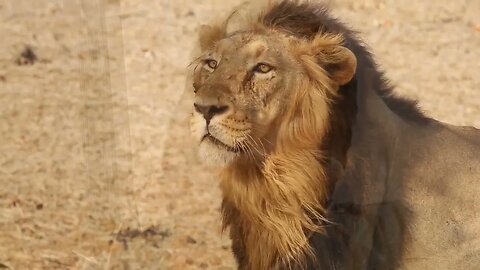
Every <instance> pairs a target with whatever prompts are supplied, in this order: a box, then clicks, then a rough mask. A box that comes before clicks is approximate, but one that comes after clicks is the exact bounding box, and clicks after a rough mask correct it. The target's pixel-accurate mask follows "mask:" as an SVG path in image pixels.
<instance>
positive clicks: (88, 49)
mask: <svg viewBox="0 0 480 270" xmlns="http://www.w3.org/2000/svg"><path fill="white" fill-rule="evenodd" d="M236 3H238V1H236V0H175V1H173V0H156V1H147V0H121V1H120V0H108V1H101V0H68V1H62V0H35V1H32V0H16V1H10V0H0V37H1V39H2V41H1V43H0V185H1V187H0V268H7V269H109V268H111V269H182V270H183V269H234V261H233V259H232V257H231V255H230V252H229V241H228V239H227V238H226V236H221V233H220V225H219V224H220V222H219V215H218V206H219V199H220V194H219V191H218V189H217V182H216V180H215V177H214V173H213V170H212V169H210V168H207V167H204V166H202V165H200V164H199V162H198V160H196V158H194V157H193V153H192V151H191V150H190V149H191V147H190V143H191V142H190V140H189V137H188V133H187V132H188V131H187V126H186V124H185V116H186V115H187V110H189V109H190V108H189V105H188V104H186V103H182V102H180V101H181V98H182V93H183V89H184V68H185V66H186V65H187V63H188V60H189V58H190V51H191V49H192V47H193V44H194V42H195V40H196V32H195V30H196V27H197V26H198V25H199V24H200V23H202V22H205V21H206V20H208V19H209V18H212V17H214V16H215V15H216V14H218V12H224V11H225V10H228V9H230V8H231V7H232V5H234V4H236ZM330 3H331V6H332V7H333V8H334V10H335V12H336V14H338V16H339V17H341V18H342V19H343V20H344V21H346V22H348V23H349V24H350V25H351V26H354V27H355V28H356V29H358V30H360V31H361V32H362V33H363V34H362V36H363V37H364V38H365V40H366V41H367V42H368V43H369V44H370V45H371V47H372V48H373V51H374V52H375V54H376V55H377V58H378V61H379V62H380V63H381V64H382V66H383V67H384V68H385V69H386V70H387V75H388V76H389V77H390V78H391V79H392V81H393V82H394V83H395V84H396V85H397V86H398V88H397V89H398V92H399V93H401V94H404V95H407V96H411V97H414V98H417V99H419V100H420V103H421V105H422V107H423V109H424V110H425V111H426V112H427V113H428V114H430V115H432V116H434V117H436V118H439V119H442V120H444V121H446V122H450V123H454V124H460V125H475V126H477V127H480V92H479V91H480V76H479V75H480V74H479V73H480V49H479V48H480V19H479V17H478V16H477V15H478V14H480V1H478V0H458V1H449V0H431V1H413V0H412V1H407V0H403V1H398V0H377V1H373V0H337V1H330ZM26 46H30V47H31V48H32V51H33V53H34V54H35V55H36V56H37V58H36V59H35V58H34V57H33V56H32V55H29V54H28V53H24V54H23V56H22V51H24V49H25V47H26ZM32 62H33V63H32Z"/></svg>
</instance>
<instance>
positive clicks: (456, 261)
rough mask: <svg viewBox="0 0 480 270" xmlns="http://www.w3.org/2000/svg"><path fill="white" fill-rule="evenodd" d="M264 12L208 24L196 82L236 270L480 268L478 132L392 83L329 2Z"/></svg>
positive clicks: (198, 125)
mask: <svg viewBox="0 0 480 270" xmlns="http://www.w3.org/2000/svg"><path fill="white" fill-rule="evenodd" d="M258 16H259V17H258V18H257V19H255V20H254V21H253V22H249V23H246V24H244V25H243V28H242V27H240V28H239V29H236V30H237V31H234V32H228V31H227V30H226V28H227V26H228V20H227V22H225V23H223V24H221V25H220V26H216V27H213V28H211V29H208V31H207V32H205V33H202V34H201V36H200V43H201V47H202V51H204V53H205V55H204V56H203V57H204V60H202V62H200V63H203V67H204V68H203V69H201V70H200V71H195V76H194V77H195V81H194V83H193V85H194V88H195V94H196V101H195V109H196V113H194V117H193V118H192V130H193V133H194V134H195V135H196V136H197V138H198V139H199V140H200V149H201V152H202V153H203V155H204V157H205V158H206V159H212V160H216V161H221V162H224V163H225V164H224V165H223V166H224V167H223V170H222V173H221V188H222V191H223V196H224V198H223V204H222V213H223V222H224V227H225V228H229V230H230V235H231V238H232V249H233V251H234V254H235V255H236V257H237V261H238V264H239V269H252V270H263V269H288V268H291V269H301V268H307V269H352V270H353V269H355V270H356V269H452V268H459V269H479V267H480V237H479V234H480V132H479V131H478V130H476V129H474V128H467V127H453V126H450V125H447V124H443V123H440V122H438V121H436V120H433V119H429V118H428V117H425V116H424V115H423V114H421V113H420V112H419V111H418V110H417V108H416V106H415V103H414V102H411V101H408V100H404V99H400V98H396V97H394V96H392V95H391V87H390V86H389V85H388V83H387V81H386V80H385V79H384V77H383V73H382V72H380V71H379V70H378V68H377V66H376V64H375V62H374V61H373V58H372V56H371V55H370V54H369V53H368V51H367V49H366V48H365V47H364V46H363V45H362V44H361V42H360V41H359V40H358V39H357V38H356V37H355V34H354V33H353V32H352V31H350V30H349V29H347V28H346V27H344V26H343V25H342V24H341V23H339V22H337V21H336V20H335V19H332V18H331V17H330V16H329V15H328V13H327V12H326V10H325V9H324V8H323V7H322V6H319V5H315V4H311V3H303V4H302V3H298V1H282V2H279V3H274V4H272V5H270V6H268V8H267V9H266V10H265V12H263V13H261V14H260V15H258ZM340 36H341V38H340ZM258 62H259V64H256V65H254V63H258ZM252 67H253V68H252ZM202 116H203V117H202ZM252 149H253V150H252Z"/></svg>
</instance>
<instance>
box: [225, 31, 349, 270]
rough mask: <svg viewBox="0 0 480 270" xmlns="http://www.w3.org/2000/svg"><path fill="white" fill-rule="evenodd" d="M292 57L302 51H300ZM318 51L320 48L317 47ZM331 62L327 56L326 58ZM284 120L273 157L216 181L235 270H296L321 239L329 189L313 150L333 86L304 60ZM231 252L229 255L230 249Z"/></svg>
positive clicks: (327, 41)
mask: <svg viewBox="0 0 480 270" xmlns="http://www.w3.org/2000/svg"><path fill="white" fill-rule="evenodd" d="M316 42H318V43H322V45H323V46H320V47H322V48H329V46H325V45H332V46H333V45H338V44H339V43H341V42H342V39H341V37H340V36H338V35H321V36H319V37H318V38H317V40H316ZM300 44H301V43H299V46H298V47H297V51H302V50H304V48H302V46H301V45H300ZM317 48H319V47H317ZM326 55H328V56H329V57H332V56H335V53H332V52H328V54H325V57H324V58H325V60H327V58H328V57H327V56H326ZM301 59H302V61H303V64H304V67H305V71H304V73H305V74H303V76H298V77H297V79H296V80H295V82H294V83H293V84H294V85H291V86H289V87H290V89H291V90H290V91H292V93H293V97H292V98H291V100H290V102H289V104H288V105H287V108H286V111H285V113H284V114H283V115H282V117H280V119H279V121H278V123H277V124H278V126H279V127H280V128H279V131H278V134H277V137H276V141H275V142H273V144H274V150H273V152H272V153H269V154H268V155H266V156H265V160H264V161H263V163H258V162H255V161H254V160H251V159H242V160H241V161H238V162H235V163H233V164H231V165H229V166H228V167H226V168H225V169H224V170H223V171H222V173H221V179H222V181H221V189H222V191H223V196H224V204H223V222H224V228H226V227H230V230H231V236H232V239H235V241H238V242H239V243H241V245H242V247H241V248H240V247H239V249H243V251H240V250H239V251H238V252H245V254H244V256H245V258H248V259H245V260H244V263H248V265H243V266H242V265H241V267H240V268H242V267H246V269H271V268H272V267H274V266H278V265H289V264H291V263H295V265H302V263H303V262H304V261H305V260H304V259H305V256H308V255H310V254H312V250H311V248H310V246H309V243H308V242H309V240H308V236H309V235H310V234H311V233H313V232H322V228H321V227H320V225H319V224H322V222H321V221H325V219H324V213H325V209H324V208H323V206H324V205H325V201H326V200H327V194H328V189H329V185H330V184H329V183H328V180H327V176H326V173H325V170H324V168H323V166H322V160H323V155H322V152H321V151H320V150H319V145H320V143H321V142H322V139H323V138H324V137H325V133H326V132H327V130H328V122H329V121H328V119H329V109H328V108H329V106H328V104H329V100H330V99H331V97H332V96H334V95H335V93H336V91H337V89H336V88H338V86H336V85H335V84H334V83H333V82H332V81H331V80H330V79H329V77H328V75H327V73H326V71H325V70H323V69H321V68H319V66H318V64H317V63H316V62H315V61H314V59H311V58H310V57H308V56H304V57H301ZM234 249H235V247H234Z"/></svg>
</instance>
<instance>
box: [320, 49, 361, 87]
mask: <svg viewBox="0 0 480 270" xmlns="http://www.w3.org/2000/svg"><path fill="white" fill-rule="evenodd" d="M327 58H329V60H331V61H329V62H327V63H325V67H324V68H325V70H326V71H327V72H328V74H329V76H330V78H331V79H332V80H334V81H335V82H336V83H338V85H345V84H347V83H348V82H350V81H351V80H352V78H353V76H354V75H355V70H356V68H357V58H356V57H355V55H354V54H353V52H352V51H350V50H349V49H347V48H345V47H343V46H338V48H336V52H335V55H334V57H327Z"/></svg>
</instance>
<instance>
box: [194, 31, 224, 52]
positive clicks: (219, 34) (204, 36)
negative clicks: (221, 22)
mask: <svg viewBox="0 0 480 270" xmlns="http://www.w3.org/2000/svg"><path fill="white" fill-rule="evenodd" d="M224 36H225V29H223V28H222V27H218V26H210V25H201V26H200V29H199V42H200V49H201V50H202V51H204V50H207V49H210V48H212V47H213V45H214V44H215V42H217V41H219V40H221V39H222V38H223V37H224Z"/></svg>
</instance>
